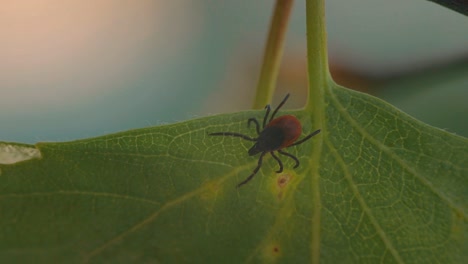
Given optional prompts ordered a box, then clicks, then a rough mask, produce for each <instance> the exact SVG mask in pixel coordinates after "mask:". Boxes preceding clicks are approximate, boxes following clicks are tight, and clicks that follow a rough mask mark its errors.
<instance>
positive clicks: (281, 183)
mask: <svg viewBox="0 0 468 264" xmlns="http://www.w3.org/2000/svg"><path fill="white" fill-rule="evenodd" d="M291 177H292V176H291V175H290V174H288V173H282V174H280V175H279V176H278V179H277V181H276V182H277V184H278V187H279V188H284V187H285V186H286V185H287V184H288V182H289V181H290V179H291Z"/></svg>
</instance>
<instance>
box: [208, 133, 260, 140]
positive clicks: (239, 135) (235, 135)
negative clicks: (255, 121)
mask: <svg viewBox="0 0 468 264" xmlns="http://www.w3.org/2000/svg"><path fill="white" fill-rule="evenodd" d="M208 135H210V136H230V137H240V138H243V139H245V140H248V141H257V139H256V138H251V137H249V136H246V135H243V134H239V133H234V132H215V133H209V134H208Z"/></svg>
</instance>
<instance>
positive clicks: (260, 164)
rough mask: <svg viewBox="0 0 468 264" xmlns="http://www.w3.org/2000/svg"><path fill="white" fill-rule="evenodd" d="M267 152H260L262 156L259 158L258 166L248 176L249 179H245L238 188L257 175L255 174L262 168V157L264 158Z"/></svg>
mask: <svg viewBox="0 0 468 264" xmlns="http://www.w3.org/2000/svg"><path fill="white" fill-rule="evenodd" d="M265 154H266V152H262V154H260V158H258V164H257V167H256V168H255V169H254V170H253V172H252V174H250V175H249V177H247V179H245V180H244V181H242V182H241V183H239V184H237V188H239V187H241V186H242V185H244V184H246V183H247V182H249V181H250V180H251V179H252V178H253V176H255V174H257V172H258V170H259V169H260V167H261V166H262V159H263V156H265Z"/></svg>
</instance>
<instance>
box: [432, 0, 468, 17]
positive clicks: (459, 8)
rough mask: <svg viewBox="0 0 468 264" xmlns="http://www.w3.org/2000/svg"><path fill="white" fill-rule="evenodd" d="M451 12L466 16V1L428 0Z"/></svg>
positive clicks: (467, 2)
mask: <svg viewBox="0 0 468 264" xmlns="http://www.w3.org/2000/svg"><path fill="white" fill-rule="evenodd" d="M429 1H431V2H434V3H436V4H439V5H441V6H445V7H447V8H449V9H452V10H453V11H456V12H458V13H461V14H463V15H465V16H468V0H429Z"/></svg>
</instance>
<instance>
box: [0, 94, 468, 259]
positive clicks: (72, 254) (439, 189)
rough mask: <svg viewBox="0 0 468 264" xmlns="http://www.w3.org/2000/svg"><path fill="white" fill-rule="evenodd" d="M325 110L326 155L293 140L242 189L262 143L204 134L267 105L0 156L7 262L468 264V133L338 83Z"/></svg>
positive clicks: (307, 121) (307, 124)
mask: <svg viewBox="0 0 468 264" xmlns="http://www.w3.org/2000/svg"><path fill="white" fill-rule="evenodd" d="M324 111H325V112H326V119H325V120H326V123H325V126H324V127H322V133H321V136H320V137H319V136H317V137H314V138H312V139H311V141H316V140H323V150H322V154H321V156H320V157H318V159H311V158H310V157H311V153H312V152H313V151H314V150H313V148H312V147H311V146H312V144H311V142H306V143H304V144H302V145H299V146H297V147H293V148H291V149H289V150H288V151H290V152H291V153H293V154H295V155H297V156H298V157H299V159H300V161H301V166H300V167H299V168H298V169H296V170H293V169H292V166H293V165H294V163H293V162H292V161H291V160H287V159H286V160H284V161H285V168H286V170H285V172H284V173H281V174H276V173H275V172H274V171H275V170H276V169H277V163H276V162H275V161H274V160H273V159H272V158H271V157H268V158H266V159H265V164H264V166H263V167H262V169H261V170H260V172H259V174H258V175H257V176H256V177H255V178H254V179H253V180H252V181H251V182H249V183H248V184H247V185H245V186H243V187H241V188H239V189H236V188H235V186H236V184H237V183H239V182H240V181H241V180H243V179H244V178H245V177H247V176H248V175H249V174H250V172H251V171H252V169H253V168H254V167H255V165H256V157H250V156H248V155H247V149H248V148H249V147H250V146H251V142H248V141H243V140H241V139H239V138H227V137H226V138H223V137H210V136H207V133H208V132H215V131H235V132H240V133H246V134H249V135H252V136H253V135H254V132H253V131H252V129H250V130H249V129H248V128H247V125H246V124H247V123H246V120H247V118H249V117H257V118H259V119H260V118H262V115H263V112H262V111H249V112H243V113H237V114H229V115H220V116H213V117H207V118H201V119H196V120H192V121H188V122H183V123H178V124H173V125H167V126H160V127H153V128H147V129H139V130H133V131H128V132H123V133H118V134H113V135H108V136H103V137H98V138H94V139H87V140H79V141H73V142H66V143H41V144H38V145H37V148H38V149H39V150H40V153H41V156H42V157H41V158H39V159H36V158H35V159H31V160H28V161H23V162H19V163H15V164H11V165H1V167H0V169H1V175H0V179H1V186H0V193H1V195H0V197H1V198H0V212H1V217H0V226H1V228H0V234H1V235H0V237H1V239H0V260H1V262H2V263H11V262H43V263H46V262H49V263H50V262H51V261H53V262H57V263H59V262H82V261H87V260H89V261H90V262H104V261H106V262H139V263H140V262H145V261H150V262H151V261H155V260H157V261H160V262H191V263H194V262H199V263H201V262H206V261H210V262H212V263H221V262H224V261H226V260H228V262H232V263H239V262H244V261H251V262H258V261H261V262H270V261H276V260H279V261H281V262H287V263H303V262H308V261H310V259H312V258H313V257H314V256H312V254H320V259H321V260H322V261H323V262H333V263H337V262H342V261H352V260H354V261H368V262H379V261H382V262H400V263H402V262H405V263H415V262H417V263H425V262H432V261H436V262H437V261H438V262H444V263H449V262H452V263H456V262H461V260H462V259H463V258H465V257H466V252H468V251H467V246H466V245H467V244H466V230H467V229H466V223H467V221H466V201H467V200H468V197H467V192H466V186H467V177H466V176H467V164H468V153H467V150H468V148H467V140H466V139H463V138H460V137H457V136H454V135H451V134H448V133H446V132H444V131H441V130H438V129H435V128H431V127H428V126H427V125H424V124H422V123H420V122H418V121H416V120H414V119H412V118H410V117H408V116H406V115H405V114H403V113H401V112H399V111H398V110H396V109H394V108H393V107H391V106H390V105H388V104H386V103H384V102H382V101H380V100H378V99H375V98H372V97H370V96H368V95H364V94H360V93H356V92H351V91H348V90H345V89H342V88H339V87H335V86H332V87H330V89H327V90H326V104H325V106H324ZM291 113H293V114H295V115H296V116H298V118H299V119H300V120H302V122H303V126H304V133H307V132H309V131H312V130H314V129H316V127H312V126H311V123H312V121H313V120H312V119H311V115H310V113H308V112H307V111H306V110H300V111H294V112H291ZM10 145H11V144H10ZM315 166H317V167H318V175H313V173H314V170H313V169H312V168H314V167H315ZM315 177H318V179H319V182H318V188H317V186H314V185H315V184H316V183H315V182H314V181H313V179H314V178H315ZM317 189H318V190H319V193H312V192H311V190H317ZM315 197H318V199H315ZM313 212H317V213H318V214H319V215H318V216H317V215H314V214H313ZM317 217H319V220H320V233H319V234H316V233H314V232H312V230H314V228H313V227H314V225H316V223H315V222H314V221H313V219H316V218H317ZM315 236H319V238H318V239H319V240H320V248H319V249H317V248H312V244H311V241H313V240H314V238H315Z"/></svg>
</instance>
